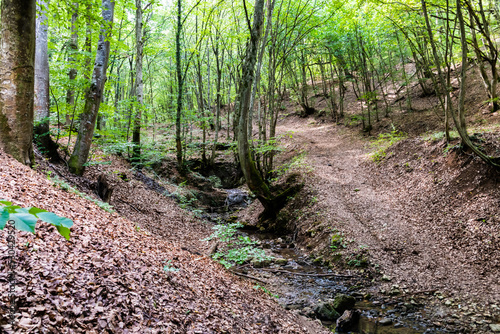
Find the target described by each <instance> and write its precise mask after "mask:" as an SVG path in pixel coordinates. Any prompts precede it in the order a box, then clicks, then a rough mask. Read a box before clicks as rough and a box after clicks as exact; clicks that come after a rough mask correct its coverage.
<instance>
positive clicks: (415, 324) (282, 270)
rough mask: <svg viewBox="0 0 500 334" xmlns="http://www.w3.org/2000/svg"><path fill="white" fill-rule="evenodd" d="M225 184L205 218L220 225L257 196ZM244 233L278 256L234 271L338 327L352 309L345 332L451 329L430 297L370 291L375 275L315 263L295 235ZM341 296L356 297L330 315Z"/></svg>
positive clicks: (286, 304) (413, 332)
mask: <svg viewBox="0 0 500 334" xmlns="http://www.w3.org/2000/svg"><path fill="white" fill-rule="evenodd" d="M139 176H140V177H141V178H140V180H141V181H142V182H143V183H145V184H146V185H147V186H148V187H151V188H152V189H153V190H154V191H157V192H160V193H163V194H165V191H164V188H162V187H161V186H159V185H158V184H157V182H156V181H154V180H153V179H150V178H149V177H147V176H145V175H139ZM136 177H137V176H136ZM158 187H161V189H160V188H158ZM221 190H222V191H224V192H225V195H226V196H225V200H224V198H218V202H216V201H215V200H212V199H210V198H209V197H212V196H215V195H214V194H212V195H211V194H210V193H205V194H206V195H207V196H206V197H205V199H207V197H208V199H209V200H210V201H212V202H213V203H218V204H216V205H215V206H213V205H209V206H205V207H203V210H202V211H203V212H204V213H203V214H202V216H201V218H202V219H204V220H205V221H207V222H209V223H211V224H214V226H215V225H218V224H219V225H220V224H222V225H227V224H229V223H232V222H234V213H235V212H237V211H238V210H240V209H242V208H244V207H246V206H248V205H249V204H250V203H251V202H252V199H251V198H250V196H249V195H248V193H247V192H245V191H244V190H241V189H239V188H233V189H221ZM219 195H220V193H219ZM168 196H172V195H169V194H168ZM174 198H175V197H174ZM221 200H222V201H223V203H222V202H221ZM222 204H223V205H222ZM238 233H239V235H240V236H242V237H249V238H250V239H251V240H253V241H255V242H256V243H255V245H256V247H257V248H258V249H261V250H263V251H264V252H265V253H266V255H269V256H272V257H273V260H271V261H267V262H266V261H262V263H255V262H254V261H252V262H250V263H248V262H246V263H244V264H242V265H240V266H236V267H233V268H231V271H232V272H233V273H235V274H236V275H240V276H244V277H246V278H247V279H249V280H252V281H253V282H254V283H256V285H255V287H256V288H259V289H262V290H264V291H265V292H267V293H268V294H270V295H271V296H273V297H274V298H276V299H277V301H278V303H279V304H280V305H282V306H283V307H284V308H285V309H288V310H296V311H297V312H299V313H300V314H302V315H304V316H306V317H309V318H311V319H320V320H321V323H322V324H323V325H324V326H325V327H326V328H328V329H330V330H332V331H334V330H339V328H336V321H335V320H336V319H337V318H338V317H339V316H341V318H342V319H343V318H344V316H345V315H346V313H347V314H348V315H351V317H347V320H348V322H344V327H343V328H340V330H339V331H337V332H339V333H346V332H347V333H360V334H416V333H426V334H430V333H449V331H446V330H443V329H439V327H438V328H436V326H435V323H432V322H431V321H430V320H429V319H430V317H431V315H432V311H430V310H429V309H428V307H427V308H426V307H425V305H424V304H425V302H424V303H420V302H419V301H415V300H414V299H412V298H410V299H409V300H406V299H405V298H404V297H403V296H386V297H385V296H384V297H372V296H371V295H370V293H369V291H370V287H371V286H372V285H373V284H372V282H371V281H369V280H367V279H366V278H363V277H361V276H359V274H357V273H356V272H355V271H353V272H350V271H349V270H345V271H343V272H332V270H331V269H328V268H326V267H324V266H320V265H318V264H316V263H314V262H313V261H312V259H310V258H309V257H308V256H307V254H305V253H303V252H302V251H301V250H300V249H298V248H297V247H296V245H295V240H293V238H292V237H290V236H288V237H277V236H276V235H274V234H270V233H262V232H258V231H256V230H252V229H240V230H238ZM374 287H375V288H376V286H374ZM339 298H340V300H342V299H346V300H350V301H351V302H352V303H351V304H350V305H349V307H347V308H345V307H344V309H345V310H347V311H346V312H344V310H343V309H340V312H338V313H337V312H336V310H337V309H336V308H335V310H333V312H335V313H336V314H334V316H331V317H325V316H324V315H325V314H327V313H329V314H330V315H332V313H331V312H332V307H331V305H334V304H335V302H337V300H338V299H339ZM329 305H330V306H329ZM336 305H339V304H336ZM341 305H342V304H341ZM329 307H330V308H329ZM350 310H354V311H350ZM341 326H342V324H341Z"/></svg>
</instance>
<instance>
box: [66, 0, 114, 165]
mask: <svg viewBox="0 0 500 334" xmlns="http://www.w3.org/2000/svg"><path fill="white" fill-rule="evenodd" d="M114 6H115V3H114V1H112V0H102V7H103V10H102V17H103V19H104V20H103V24H102V26H101V32H100V34H99V42H98V44H97V52H96V58H95V64H94V71H93V73H92V81H91V84H90V87H89V88H88V89H87V92H86V96H85V107H84V108H83V111H82V114H81V115H80V129H79V131H78V137H77V138H76V143H75V148H74V150H73V154H72V155H71V157H70V159H69V161H68V166H69V169H70V171H71V172H72V173H74V174H77V175H82V174H83V172H84V170H85V167H84V164H85V163H86V162H87V159H88V156H89V151H90V145H91V144H92V137H93V135H94V128H95V122H96V119H97V114H98V112H99V106H100V104H101V100H102V93H103V88H104V83H105V82H106V69H107V67H108V60H109V50H110V43H109V38H110V34H111V25H112V23H113V12H114Z"/></svg>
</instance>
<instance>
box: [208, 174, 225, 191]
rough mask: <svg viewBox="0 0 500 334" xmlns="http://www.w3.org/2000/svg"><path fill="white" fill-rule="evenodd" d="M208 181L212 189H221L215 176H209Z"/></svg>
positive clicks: (220, 183) (219, 182) (220, 184)
mask: <svg viewBox="0 0 500 334" xmlns="http://www.w3.org/2000/svg"><path fill="white" fill-rule="evenodd" d="M208 181H210V183H211V184H212V187H214V188H222V182H221V180H220V179H219V178H218V177H217V176H216V175H210V176H209V177H208Z"/></svg>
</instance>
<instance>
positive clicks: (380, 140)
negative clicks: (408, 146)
mask: <svg viewBox="0 0 500 334" xmlns="http://www.w3.org/2000/svg"><path fill="white" fill-rule="evenodd" d="M392 128H393V130H392V131H391V132H388V133H381V134H379V135H378V137H377V139H375V140H374V141H373V142H372V143H371V144H370V147H371V148H375V149H376V150H375V152H373V153H371V155H370V156H371V158H372V160H373V161H374V162H381V161H382V160H383V159H384V158H385V156H386V155H387V149H388V148H389V147H391V146H392V145H394V144H395V143H397V142H398V141H400V140H402V139H405V138H406V134H405V133H403V132H401V131H398V130H396V128H395V127H394V125H392Z"/></svg>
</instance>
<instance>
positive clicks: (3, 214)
mask: <svg viewBox="0 0 500 334" xmlns="http://www.w3.org/2000/svg"><path fill="white" fill-rule="evenodd" d="M9 220H13V221H14V227H15V228H16V229H18V230H20V231H25V232H31V233H35V226H36V223H37V222H38V220H42V221H44V222H46V223H49V224H52V225H54V226H55V227H56V228H57V231H58V232H59V233H60V234H61V235H62V236H63V237H65V238H66V240H69V234H70V230H69V229H70V228H71V227H72V226H73V221H72V220H71V219H69V218H65V217H61V216H58V215H56V214H55V213H53V212H49V211H47V210H43V209H39V208H34V207H32V208H21V207H20V206H17V205H13V204H12V202H9V201H5V200H0V230H3V229H4V228H5V225H6V224H7V222H8V221H9Z"/></svg>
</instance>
